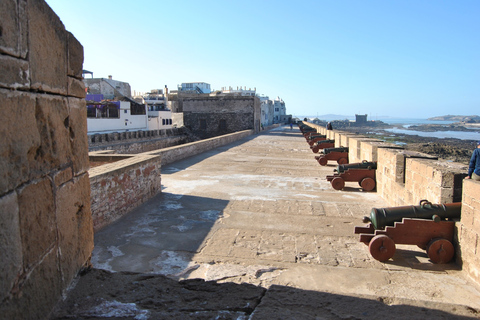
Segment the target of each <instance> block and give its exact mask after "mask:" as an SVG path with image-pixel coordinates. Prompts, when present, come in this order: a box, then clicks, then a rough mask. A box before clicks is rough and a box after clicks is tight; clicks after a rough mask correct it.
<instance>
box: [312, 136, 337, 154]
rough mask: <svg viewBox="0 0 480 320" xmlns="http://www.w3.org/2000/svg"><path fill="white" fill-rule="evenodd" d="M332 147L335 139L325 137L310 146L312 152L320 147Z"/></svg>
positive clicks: (315, 151)
mask: <svg viewBox="0 0 480 320" xmlns="http://www.w3.org/2000/svg"><path fill="white" fill-rule="evenodd" d="M333 147H335V140H330V139H326V140H321V141H317V142H315V144H314V145H313V146H311V147H310V149H312V151H313V153H317V152H318V151H320V150H321V149H325V148H333Z"/></svg>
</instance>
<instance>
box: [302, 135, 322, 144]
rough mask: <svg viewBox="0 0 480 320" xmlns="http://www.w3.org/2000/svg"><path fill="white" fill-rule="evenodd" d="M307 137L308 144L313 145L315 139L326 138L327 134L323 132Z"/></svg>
mask: <svg viewBox="0 0 480 320" xmlns="http://www.w3.org/2000/svg"><path fill="white" fill-rule="evenodd" d="M306 139H307V142H308V144H309V145H310V146H313V145H314V144H315V142H317V141H324V140H327V136H326V135H324V134H311V135H310V136H309V137H308V138H306Z"/></svg>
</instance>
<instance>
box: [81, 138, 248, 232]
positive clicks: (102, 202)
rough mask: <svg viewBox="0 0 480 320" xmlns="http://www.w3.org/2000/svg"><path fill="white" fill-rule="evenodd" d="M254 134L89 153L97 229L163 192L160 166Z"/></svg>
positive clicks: (92, 199) (94, 218) (93, 206)
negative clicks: (126, 151) (131, 152)
mask: <svg viewBox="0 0 480 320" xmlns="http://www.w3.org/2000/svg"><path fill="white" fill-rule="evenodd" d="M252 134H253V130H245V131H241V132H236V133H231V134H227V135H223V136H220V137H214V138H210V139H205V140H201V141H196V142H191V143H186V144H183V145H178V146H174V147H170V148H163V149H158V150H153V151H149V152H145V153H141V154H136V155H127V154H112V153H113V152H114V151H113V150H104V151H95V152H90V153H89V154H90V161H91V162H92V163H95V162H99V163H102V165H100V166H95V167H93V168H91V169H90V171H89V174H90V186H91V206H92V216H93V226H94V230H95V231H98V230H100V229H101V228H103V227H105V226H107V225H108V224H110V223H112V222H114V221H116V220H117V219H119V218H121V217H122V216H124V215H126V214H128V213H129V212H130V211H131V210H133V209H134V208H136V207H137V206H139V205H140V204H142V203H144V202H145V201H147V200H148V199H150V198H152V197H154V196H155V195H157V194H159V193H160V192H161V166H162V164H168V163H172V162H175V161H178V160H182V159H185V158H188V157H191V156H194V155H197V154H200V153H203V152H206V151H209V150H212V149H215V148H218V147H221V146H224V145H226V144H229V143H232V142H235V141H237V140H240V139H242V138H245V137H248V136H249V135H252Z"/></svg>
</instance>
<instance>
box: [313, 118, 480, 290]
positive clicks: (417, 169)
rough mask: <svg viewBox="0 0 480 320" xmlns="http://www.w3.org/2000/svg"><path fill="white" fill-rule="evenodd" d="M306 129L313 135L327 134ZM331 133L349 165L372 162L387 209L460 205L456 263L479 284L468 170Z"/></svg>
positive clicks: (478, 237) (478, 211) (478, 243)
mask: <svg viewBox="0 0 480 320" xmlns="http://www.w3.org/2000/svg"><path fill="white" fill-rule="evenodd" d="M304 123H305V122H304ZM305 124H308V125H309V126H311V127H313V128H316V129H317V131H318V132H322V133H324V132H326V131H327V130H325V129H324V128H322V127H319V126H317V125H313V124H309V123H305ZM333 131H335V140H337V139H339V140H340V141H345V140H346V141H348V147H349V160H350V162H351V163H353V162H361V161H363V160H368V161H377V171H376V182H377V192H378V193H379V194H380V196H381V197H382V198H383V199H384V200H385V201H386V202H387V203H388V204H389V205H390V206H405V205H417V204H418V203H419V202H420V200H424V199H426V200H428V201H430V202H432V203H439V204H440V203H452V202H462V215H461V219H460V221H458V222H457V223H456V230H457V232H456V233H457V236H456V239H455V241H454V242H455V243H454V245H455V246H456V260H457V263H458V264H460V265H462V266H463V270H464V271H465V272H466V273H467V274H468V276H470V277H471V278H472V279H473V280H474V281H476V283H478V284H480V255H479V252H480V231H479V230H480V183H479V182H477V181H472V180H464V178H465V177H466V175H467V170H468V166H466V165H462V164H459V163H455V162H448V161H443V160H437V158H436V157H432V156H430V155H427V154H423V153H419V152H414V151H407V150H402V148H401V147H398V146H395V145H392V144H389V143H385V142H382V141H379V140H376V139H370V138H365V137H362V136H351V134H349V133H343V132H341V131H336V130H333Z"/></svg>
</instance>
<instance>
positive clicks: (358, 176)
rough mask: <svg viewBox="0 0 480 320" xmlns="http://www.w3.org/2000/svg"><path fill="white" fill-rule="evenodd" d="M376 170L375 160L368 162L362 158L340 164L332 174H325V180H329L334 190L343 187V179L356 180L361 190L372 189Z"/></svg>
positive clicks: (374, 184) (374, 183)
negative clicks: (358, 160) (357, 161)
mask: <svg viewBox="0 0 480 320" xmlns="http://www.w3.org/2000/svg"><path fill="white" fill-rule="evenodd" d="M376 170H377V162H376V161H371V162H369V161H365V160H364V161H362V162H360V163H350V164H340V165H338V167H337V169H335V170H334V171H336V173H334V174H333V175H332V176H327V181H330V183H331V184H332V187H333V189H335V190H342V189H343V187H345V181H355V182H358V184H359V185H360V187H362V189H363V190H365V191H372V190H373V189H375V186H376V182H375V171H376Z"/></svg>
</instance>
